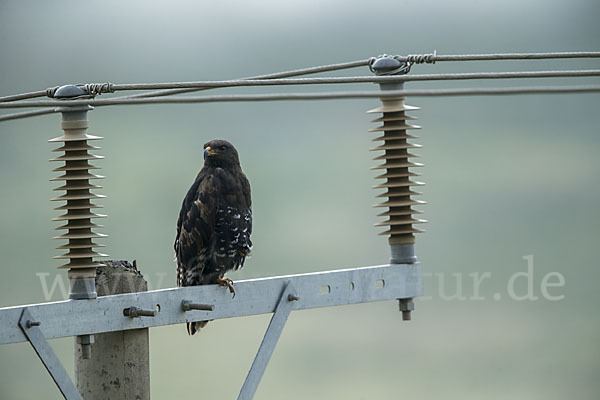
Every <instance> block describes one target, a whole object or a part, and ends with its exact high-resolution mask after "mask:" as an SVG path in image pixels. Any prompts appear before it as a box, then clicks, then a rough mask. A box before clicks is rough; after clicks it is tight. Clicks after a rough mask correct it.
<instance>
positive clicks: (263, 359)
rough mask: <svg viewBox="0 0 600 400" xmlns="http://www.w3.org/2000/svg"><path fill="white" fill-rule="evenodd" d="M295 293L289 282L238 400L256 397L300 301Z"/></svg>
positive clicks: (249, 399)
mask: <svg viewBox="0 0 600 400" xmlns="http://www.w3.org/2000/svg"><path fill="white" fill-rule="evenodd" d="M295 292H296V289H295V288H294V285H293V284H292V282H291V281H288V282H287V284H286V285H285V287H284V289H283V293H282V294H281V298H280V299H279V303H277V308H275V312H274V313H273V317H272V318H271V322H269V327H268V328H267V331H266V332H265V336H264V338H263V340H262V343H261V344H260V347H259V348H258V352H257V353H256V357H255V358H254V361H253V362H252V366H251V367H250V371H249V372H248V376H246V380H245V381H244V385H242V389H241V390H240V394H239V396H238V400H251V399H252V398H253V397H254V394H255V393H256V389H257V388H258V384H259V383H260V380H261V378H262V376H263V374H264V373H265V369H266V368H267V364H268V363H269V360H270V359H271V355H272V354H273V350H275V346H276V345H277V341H278V340H279V336H281V332H282V331H283V327H284V325H285V323H286V321H287V319H288V316H289V315H290V312H292V309H293V308H294V303H295V301H297V300H300V298H299V297H298V295H297V293H295Z"/></svg>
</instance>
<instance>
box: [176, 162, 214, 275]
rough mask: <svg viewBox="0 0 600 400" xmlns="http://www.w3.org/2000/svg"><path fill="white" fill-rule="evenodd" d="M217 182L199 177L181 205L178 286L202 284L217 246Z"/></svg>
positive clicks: (178, 239)
mask: <svg viewBox="0 0 600 400" xmlns="http://www.w3.org/2000/svg"><path fill="white" fill-rule="evenodd" d="M213 180H214V177H213V176H211V175H207V174H202V173H200V174H198V177H197V178H196V180H195V181H194V184H193V185H192V186H191V187H190V189H189V190H188V192H187V194H186V196H185V198H184V200H183V204H182V205H181V211H180V212H179V218H178V220H177V236H176V239H175V245H174V247H175V256H176V258H177V284H178V286H190V285H197V284H200V283H201V281H202V273H203V270H204V267H205V264H206V257H207V255H208V253H209V252H210V249H211V246H214V241H215V238H214V235H213V232H214V227H215V212H216V204H215V196H214V195H213V194H214V191H215V185H214V182H213Z"/></svg>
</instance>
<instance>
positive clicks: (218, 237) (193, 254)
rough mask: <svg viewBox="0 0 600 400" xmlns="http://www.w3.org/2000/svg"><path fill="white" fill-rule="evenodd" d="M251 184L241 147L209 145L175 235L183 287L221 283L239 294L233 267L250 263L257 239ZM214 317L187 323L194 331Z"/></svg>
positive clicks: (222, 143)
mask: <svg viewBox="0 0 600 400" xmlns="http://www.w3.org/2000/svg"><path fill="white" fill-rule="evenodd" d="M251 206H252V203H251V199H250V183H249V182H248V179H247V178H246V175H244V173H243V172H242V168H241V166H240V160H239V158H238V152H237V150H236V149H235V147H233V145H232V144H231V143H229V142H227V141H225V140H218V139H217V140H211V141H210V142H208V143H206V144H205V145H204V166H203V167H202V169H201V170H200V172H199V173H198V176H196V180H195V181H194V184H193V185H192V187H190V189H189V190H188V192H187V194H186V196H185V198H184V199H183V204H182V206H181V211H180V212H179V219H178V220H177V237H176V238H175V258H176V260H177V286H193V285H211V284H219V285H221V286H224V287H227V288H228V289H229V290H230V292H231V293H233V296H235V290H234V288H233V284H232V281H231V280H230V279H229V278H224V275H225V273H226V272H227V271H231V270H237V269H239V268H241V267H242V266H243V265H244V260H245V258H246V256H248V254H249V253H250V248H251V247H252V242H251V241H250V234H251V233H252V207H251ZM207 323H208V321H198V322H191V323H188V324H187V329H188V333H189V334H191V335H193V334H194V333H196V331H198V330H199V329H200V328H202V327H204V326H205V325H206V324H207Z"/></svg>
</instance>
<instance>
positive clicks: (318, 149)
mask: <svg viewBox="0 0 600 400" xmlns="http://www.w3.org/2000/svg"><path fill="white" fill-rule="evenodd" d="M599 15H600V3H599V2H598V1H596V0H587V1H586V0H574V1H569V2H565V1H559V0H534V1H522V0H518V1H517V0H505V1H472V0H457V1H453V2H445V1H391V0H381V1H379V0H374V1H368V2H367V1H362V2H358V1H341V0H337V1H284V2H279V1H253V2H244V1H222V2H194V1H170V2H158V1H127V2H122V1H102V2H100V1H90V2H80V1H57V2H46V1H28V0H21V1H16V0H3V1H1V2H0V72H1V73H0V95H9V94H16V93H22V92H27V91H34V90H40V89H45V88H47V87H51V86H56V85H60V84H66V83H84V82H106V81H109V82H113V83H138V82H168V81H192V80H209V79H233V78H240V77H245V76H251V75H258V74H264V73H271V72H278V71H285V70H291V69H297V68H302V67H309V66H316V65H323V64H329V63H337V62H345V61H352V60H359V59H365V58H368V57H370V56H376V55H379V54H382V53H389V54H412V53H428V52H431V51H433V50H437V51H438V54H468V53H496V52H545V51H593V50H596V51H597V50H600V49H599V48H598V39H599V38H600V25H599V24H598V21H597V20H598V16H599ZM598 66H599V61H597V60H555V61H552V60H547V61H530V62H514V61H503V62H494V63H488V62H483V63H482V62H463V63H442V62H440V63H437V64H435V65H423V66H416V67H414V69H413V72H412V73H442V72H469V71H520V70H551V69H570V68H579V69H584V68H590V69H591V68H598ZM368 74H369V71H368V69H367V68H361V69H356V70H350V71H343V72H338V73H331V74H329V75H334V76H341V75H368ZM597 82H598V81H597V79H582V78H572V79H571V80H568V79H554V80H550V79H547V80H537V81H535V82H533V81H529V82H526V81H523V80H513V81H496V82H484V81H471V82H454V83H443V82H429V83H414V84H409V85H407V88H409V89H410V88H443V87H473V86H486V85H487V86H502V85H507V86H516V85H525V84H528V85H531V84H574V83H579V84H584V83H596V84H597ZM334 89H336V90H343V89H355V90H359V89H375V87H374V86H373V85H369V84H364V85H355V86H342V87H340V86H336V87H335V88H331V87H329V88H324V87H307V88H299V87H293V88H285V87H282V88H267V89H243V88H239V89H231V90H222V91H221V92H222V93H255V92H272V91H275V90H278V91H300V90H307V91H317V90H334ZM210 93H214V94H216V93H220V92H219V91H212V92H210ZM599 100H600V96H599V95H597V94H581V95H545V96H542V95H535V96H507V97H471V98H469V97H464V98H415V99H410V100H409V101H408V103H409V104H411V105H416V106H420V107H422V108H423V109H422V110H421V111H418V112H415V113H413V115H416V116H418V117H419V122H418V123H419V124H420V125H422V126H423V127H424V129H423V130H422V131H421V136H422V137H421V139H419V141H418V142H419V143H421V144H422V145H424V147H423V149H421V150H419V152H418V153H419V154H420V155H421V156H422V158H421V159H420V161H422V162H424V163H425V168H423V169H422V173H423V177H422V180H424V181H425V182H427V186H425V187H424V189H423V192H424V196H423V199H424V200H426V201H427V202H428V204H427V205H426V206H424V207H422V209H423V210H424V211H425V214H424V216H425V218H426V219H428V220H429V223H428V224H426V226H425V229H426V230H427V232H426V233H425V234H421V235H419V236H418V243H417V251H418V255H419V258H420V259H421V261H422V264H423V269H424V271H425V272H427V273H429V274H430V275H429V276H430V277H429V278H426V280H425V291H426V293H427V295H428V296H430V297H429V298H425V299H423V300H421V301H419V302H417V304H416V306H417V311H416V312H415V313H414V315H413V321H412V322H410V323H407V322H402V321H401V318H400V313H399V312H398V311H397V304H396V303H395V302H383V303H373V304H362V305H357V306H348V307H338V308H329V309H321V310H308V311H301V312H296V313H293V314H292V315H291V317H290V320H289V322H288V325H287V326H286V328H285V330H284V333H283V335H282V338H281V340H280V343H279V345H278V347H277V349H276V351H275V353H274V355H273V358H272V361H271V363H270V365H269V367H268V369H267V372H266V374H265V376H264V378H263V381H262V383H261V385H260V387H259V390H258V392H257V395H256V398H257V399H270V398H284V399H306V398H322V399H325V398H328V399H374V398H378V399H399V398H411V399H433V398H440V397H443V398H446V399H481V398H486V399H506V398H511V399H545V400H547V399H563V398H565V397H569V398H577V399H592V398H597V397H598V394H599V393H600V376H599V375H600V373H599V371H600V350H599V346H598V341H599V339H600V321H599V319H598V311H597V306H598V301H599V300H600V295H599V294H598V293H599V291H598V290H597V287H596V286H597V282H598V280H599V279H600V272H599V268H598V267H599V265H598V264H599V263H598V256H597V253H596V251H595V250H594V248H595V247H596V246H597V242H598V239H599V237H600V223H599V218H598V204H599V203H600V185H599V183H600V179H599V173H600V157H599V149H600V147H599V146H600V136H599V135H598V133H599V132H598V130H599V129H598V128H599V126H600V113H599V112H598V109H599V104H600V103H599ZM377 105H378V102H377V101H376V100H338V101H312V102H311V101H302V102H279V103H277V102H266V103H220V104H196V105H154V106H127V107H125V106H122V107H104V108H97V109H96V110H94V111H92V112H90V113H89V117H90V120H91V129H90V133H91V134H96V135H99V136H103V137H104V138H105V139H104V140H102V141H101V142H99V143H98V145H100V146H102V150H100V151H99V152H97V153H98V154H101V155H104V156H105V157H106V159H105V160H103V161H100V162H97V164H98V165H100V166H102V168H103V169H102V170H101V172H100V173H101V174H102V175H106V176H107V178H106V179H105V180H103V181H102V185H103V186H104V189H103V190H102V191H100V192H99V193H102V194H106V195H108V198H106V199H105V200H102V201H100V202H99V203H100V204H103V205H104V206H105V208H104V212H105V213H107V214H108V215H109V218H107V219H105V220H103V221H102V222H101V223H103V224H105V226H106V227H105V228H103V229H102V230H101V232H103V233H106V234H108V235H109V238H108V239H105V240H103V241H102V243H105V244H106V245H107V248H106V252H107V253H108V254H110V255H111V258H114V259H128V260H133V259H137V262H138V266H139V267H140V268H141V270H142V272H143V273H144V275H145V277H146V278H147V280H148V281H149V285H150V286H151V287H152V288H165V287H172V286H175V265H174V263H173V251H172V243H173V239H174V235H175V222H176V218H177V214H178V210H179V207H180V205H181V200H182V198H183V196H184V194H185V192H186V191H187V189H188V187H189V185H190V184H191V183H192V181H193V179H194V177H195V175H196V173H197V171H198V170H199V168H200V167H201V164H202V152H201V146H202V144H203V143H204V142H206V141H207V140H209V139H212V138H226V139H229V140H230V141H232V142H233V143H234V144H235V145H236V147H237V148H238V150H239V152H240V154H241V160H242V166H243V168H244V170H245V171H246V173H247V175H248V176H249V178H250V181H251V183H252V188H253V202H254V218H255V219H254V223H255V231H254V235H253V241H254V244H255V246H254V250H253V254H252V258H251V259H250V260H248V262H247V264H246V267H245V268H244V269H243V270H241V271H240V272H238V273H235V274H231V277H232V278H233V279H234V280H235V279H246V278H254V277H263V276H272V275H283V274H293V273H302V272H311V271H319V270H328V269H338V268H347V267H353V266H365V265H377V264H384V263H386V262H387V260H388V246H387V242H386V239H385V237H382V236H378V235H377V233H378V231H379V230H378V229H376V228H374V227H373V226H372V224H373V223H375V222H378V221H379V220H380V219H379V218H377V217H376V216H375V215H376V213H377V211H376V210H375V209H373V208H371V205H372V204H374V203H375V202H376V199H375V195H376V192H375V191H373V190H371V189H370V188H371V186H372V185H374V184H375V181H374V179H373V177H374V176H375V175H376V174H375V172H373V171H370V170H369V167H370V166H372V165H374V164H375V162H374V161H372V160H371V157H372V155H373V154H372V153H370V152H369V151H368V149H369V147H370V146H371V142H370V139H371V137H373V136H372V134H369V133H367V130H368V129H369V128H372V127H374V126H375V125H374V124H371V123H370V122H369V121H370V120H371V119H372V118H371V117H372V116H371V115H367V114H365V111H366V110H368V109H370V108H374V107H377ZM59 121H60V116H59V115H49V116H43V117H36V118H30V119H26V120H18V121H9V122H3V123H0V186H1V187H2V190H1V193H2V194H1V196H0V221H1V228H0V232H1V240H0V256H1V262H2V264H1V265H2V267H1V268H2V269H1V270H2V278H1V279H0V306H10V305H18V304H26V303H36V302H43V301H45V298H44V291H43V288H42V285H41V281H40V277H39V276H38V275H36V274H38V273H49V274H50V275H49V276H48V277H47V279H48V283H49V284H51V283H52V282H53V281H54V279H55V277H56V276H61V277H63V278H65V276H66V273H65V272H64V271H62V272H59V271H57V270H56V269H55V267H56V266H58V265H59V262H58V261H55V260H52V257H53V256H54V255H57V254H59V253H60V252H59V251H58V250H56V249H55V246H57V245H58V244H59V243H57V242H56V241H52V240H51V239H50V238H51V237H52V236H54V235H55V231H54V228H55V227H56V226H57V224H56V223H53V222H51V221H50V219H51V218H52V217H54V216H56V215H58V214H57V213H58V212H57V211H54V210H53V207H54V206H56V205H54V204H51V203H50V201H48V199H49V198H50V197H53V195H54V192H53V191H52V189H53V187H55V186H57V185H55V184H53V183H51V182H49V179H50V178H52V177H54V176H56V174H55V173H52V172H51V171H50V170H51V168H52V166H51V165H50V164H49V163H48V162H47V159H49V158H51V157H52V156H53V153H51V151H50V150H51V149H52V148H53V147H55V146H53V145H52V144H49V143H48V142H47V140H48V139H50V138H52V137H55V136H59V135H60V134H61V131H60V129H59V127H60V125H59ZM529 255H532V256H533V279H532V282H533V290H534V292H533V295H534V296H537V297H538V299H537V300H522V301H518V300H515V299H513V298H511V296H509V292H508V282H509V281H510V279H511V276H513V275H514V274H515V273H517V272H525V271H526V270H527V260H526V259H524V258H523V257H527V256H529ZM486 272H488V273H489V274H490V275H491V277H490V278H487V279H485V280H484V281H483V282H482V284H481V287H480V289H479V293H478V294H477V293H476V292H475V291H474V287H473V276H470V275H469V274H473V273H479V274H480V275H481V274H484V273H486ZM551 272H557V273H560V274H561V275H562V276H563V277H564V282H565V284H564V286H562V287H551V288H549V289H548V291H549V293H550V295H552V296H557V297H562V296H564V298H562V299H560V300H556V301H551V300H548V299H546V298H545V297H544V296H543V293H542V292H541V284H542V281H543V279H544V277H545V276H546V275H547V274H548V273H551ZM457 279H458V282H459V284H460V287H458V289H457ZM548 279H550V278H548ZM525 280H526V279H525V278H518V279H516V281H515V282H516V283H515V291H516V293H517V294H519V295H524V294H525V293H526V292H527V285H526V282H525ZM557 280H558V278H557V277H556V275H553V278H551V279H550V281H549V282H557ZM457 290H458V291H459V292H460V293H461V294H462V295H463V298H459V299H457V298H454V299H451V298H449V297H452V295H453V294H456V293H457ZM62 297H63V296H62V295H61V294H60V293H59V291H58V290H57V291H56V292H55V293H54V294H53V296H52V299H53V300H57V299H62ZM475 298H476V299H475ZM268 319H269V316H257V317H249V318H239V319H232V320H221V321H218V322H215V323H212V324H210V325H209V326H208V328H207V329H205V330H203V331H202V333H201V334H200V335H198V336H195V337H193V338H191V337H188V336H187V334H186V332H185V328H184V326H183V325H181V326H169V327H162V328H155V329H152V330H151V332H150V340H151V381H152V395H153V397H154V398H156V399H164V398H184V397H186V398H187V397H194V398H202V399H205V398H206V399H209V398H219V399H231V398H235V396H236V395H237V393H238V390H239V388H240V386H241V384H242V382H243V379H244V377H245V374H246V372H247V370H248V368H249V366H250V364H251V362H252V358H253V356H254V354H255V352H256V350H257V348H258V345H259V343H260V340H261V337H262V334H263V332H264V329H265V328H266V324H267V323H268ZM72 342H73V340H72V339H71V338H67V339H61V340H53V341H52V343H53V346H54V348H55V349H56V351H57V352H58V355H59V357H60V358H61V359H62V360H63V362H64V363H65V365H66V366H67V368H68V369H69V372H70V373H71V374H72V372H73V367H72V365H73V351H72V347H73V344H72ZM0 370H1V371H2V373H1V374H0V398H1V399H31V398H44V399H58V398H60V394H59V392H58V390H57V389H56V388H55V387H54V385H53V382H52V380H51V379H50V377H49V375H48V374H47V373H46V371H45V370H44V368H43V366H42V364H41V363H40V362H39V361H38V359H37V357H36V356H35V353H34V352H33V350H32V349H31V348H30V345H29V344H26V343H21V344H14V345H6V346H0Z"/></svg>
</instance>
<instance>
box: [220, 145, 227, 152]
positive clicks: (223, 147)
mask: <svg viewBox="0 0 600 400" xmlns="http://www.w3.org/2000/svg"><path fill="white" fill-rule="evenodd" d="M219 150H221V151H225V150H227V147H225V146H221V147H219Z"/></svg>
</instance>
